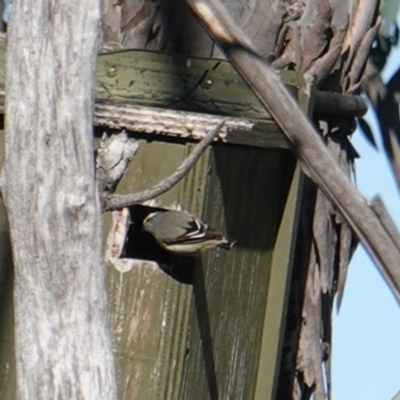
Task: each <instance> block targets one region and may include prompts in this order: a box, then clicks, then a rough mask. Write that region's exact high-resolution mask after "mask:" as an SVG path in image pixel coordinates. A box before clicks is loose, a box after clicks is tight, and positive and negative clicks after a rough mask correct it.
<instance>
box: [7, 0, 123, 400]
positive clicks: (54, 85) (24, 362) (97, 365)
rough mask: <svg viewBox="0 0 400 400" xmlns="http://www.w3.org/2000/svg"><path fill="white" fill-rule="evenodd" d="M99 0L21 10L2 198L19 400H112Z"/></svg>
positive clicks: (15, 25)
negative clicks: (100, 152) (97, 110)
mask: <svg viewBox="0 0 400 400" xmlns="http://www.w3.org/2000/svg"><path fill="white" fill-rule="evenodd" d="M99 18H100V4H99V1H98V0H89V1H85V2H81V1H79V0H72V1H65V0H64V1H62V0H60V1H58V2H56V3H54V2H50V1H46V0H40V1H39V2H38V1H32V0H27V1H24V2H20V1H18V2H15V3H14V10H13V15H12V18H11V21H10V25H9V28H10V29H9V31H8V47H7V94H6V98H7V104H6V158H5V163H4V170H3V175H2V190H3V197H4V201H5V204H6V207H7V212H8V218H9V223H10V231H11V239H12V248H13V258H14V264H15V292H14V304H15V341H16V363H17V376H18V379H17V392H18V398H19V399H20V400H32V399H43V400H49V399H93V400H98V399H115V398H116V387H115V380H114V379H115V378H114V365H113V357H112V351H111V340H110V335H109V330H108V322H107V313H106V312H107V309H106V295H105V287H104V266H103V262H102V258H101V257H102V255H101V223H100V221H101V219H100V213H101V210H100V206H99V199H98V194H97V190H96V184H95V176H94V157H93V134H92V130H93V128H92V125H93V122H92V111H93V92H92V87H93V83H94V71H95V62H96V53H97V37H98V25H99Z"/></svg>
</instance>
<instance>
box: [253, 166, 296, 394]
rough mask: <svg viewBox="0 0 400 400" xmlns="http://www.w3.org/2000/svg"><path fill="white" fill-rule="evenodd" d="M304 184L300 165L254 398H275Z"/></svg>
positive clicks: (285, 219) (277, 250)
mask: <svg viewBox="0 0 400 400" xmlns="http://www.w3.org/2000/svg"><path fill="white" fill-rule="evenodd" d="M302 186H303V174H302V173H301V168H300V165H299V164H297V166H296V169H295V172H294V174H293V178H292V181H291V184H290V189H289V193H288V195H287V196H286V204H285V209H284V212H283V215H282V218H281V220H280V225H279V230H278V234H277V237H276V242H275V245H274V251H273V255H272V261H271V273H270V283H271V284H270V285H269V286H268V295H267V301H266V304H267V308H266V312H265V316H264V322H263V333H262V339H261V348H260V352H259V364H258V372H257V381H256V390H255V395H254V400H267V399H271V400H273V399H275V391H276V384H277V381H278V379H277V378H278V373H279V366H280V358H281V354H282V341H283V333H284V332H285V329H284V328H285V317H286V310H287V301H288V299H287V297H288V288H289V285H290V277H291V274H292V267H293V255H294V245H295V243H296V238H297V229H296V227H297V225H298V216H299V207H300V201H299V200H300V198H301V192H302ZM283 201H285V200H284V199H283Z"/></svg>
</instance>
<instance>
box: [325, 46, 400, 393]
mask: <svg viewBox="0 0 400 400" xmlns="http://www.w3.org/2000/svg"><path fill="white" fill-rule="evenodd" d="M399 67H400V49H399V48H397V49H395V51H393V52H392V54H391V57H390V60H389V63H388V66H387V68H386V69H385V71H384V73H383V77H384V80H385V81H386V80H388V78H389V77H390V76H391V75H392V74H393V72H394V71H395V70H396V69H398V68H399ZM366 120H367V121H368V122H369V123H370V126H371V128H372V129H373V131H374V133H375V138H376V139H377V142H378V146H379V149H378V151H377V150H375V149H374V148H373V147H372V146H371V145H370V144H369V143H368V142H366V140H365V139H364V138H363V135H362V133H360V132H358V131H356V132H355V133H354V135H353V138H352V144H353V145H354V146H355V148H356V149H357V152H358V153H359V154H360V155H361V159H358V160H357V162H356V175H357V187H358V189H359V190H360V191H361V193H362V194H363V195H364V197H365V198H366V199H368V200H371V199H372V197H373V196H374V195H376V194H379V195H380V196H381V197H382V199H383V201H384V203H385V205H386V207H387V208H388V210H389V212H390V214H391V216H392V218H393V219H394V221H395V223H396V224H397V226H398V227H399V228H400V197H399V191H398V190H397V188H396V185H395V181H394V179H393V176H392V173H391V171H390V169H389V166H388V163H387V160H386V157H385V155H384V154H383V150H382V145H381V141H380V140H379V139H380V137H379V131H378V129H377V127H376V121H375V118H374V115H373V113H371V112H369V113H368V114H367V116H366ZM399 267H400V266H399ZM332 354H333V355H332V386H333V390H332V394H333V396H332V400H391V399H392V398H393V397H394V396H395V394H396V393H397V392H398V391H400V307H399V304H398V303H397V301H396V300H395V299H394V297H393V295H392V294H391V292H390V290H389V288H388V287H387V285H386V284H385V282H384V281H383V279H382V277H381V276H380V274H379V272H378V270H377V268H376V267H375V265H374V264H373V262H372V261H371V260H370V258H369V256H368V255H367V253H366V252H365V250H364V249H363V248H362V246H359V247H358V249H357V251H356V253H355V255H354V257H353V259H352V261H351V264H350V268H349V273H348V278H347V283H346V289H345V294H344V299H343V302H342V306H341V309H340V312H339V313H338V314H337V313H335V315H334V317H333V345H332Z"/></svg>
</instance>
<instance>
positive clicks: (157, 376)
mask: <svg viewBox="0 0 400 400" xmlns="http://www.w3.org/2000/svg"><path fill="white" fill-rule="evenodd" d="M139 142H140V148H139V152H138V154H137V156H136V157H135V158H134V160H133V161H132V164H131V165H130V168H129V170H128V172H127V173H126V174H125V175H124V177H123V178H122V180H121V182H120V185H119V188H118V189H119V190H118V192H119V193H127V192H131V191H134V190H141V189H144V188H148V187H149V186H151V185H152V184H154V183H156V182H158V181H159V180H160V179H161V178H164V177H165V176H166V175H168V174H170V173H171V172H172V171H173V170H174V169H175V168H176V166H177V165H179V163H180V162H181V160H182V159H183V158H185V157H186V156H187V155H188V153H189V152H190V150H191V148H192V147H193V145H184V144H182V143H165V142H156V141H153V142H151V143H149V142H147V141H146V140H140V141H139ZM207 169H208V152H206V153H205V154H204V155H203V156H202V158H201V159H200V160H199V163H198V164H196V166H195V168H194V169H193V170H192V171H191V172H190V173H189V175H188V176H187V177H186V178H185V179H184V180H183V181H182V182H181V183H180V184H179V185H177V186H176V187H174V188H173V189H172V190H171V191H169V192H167V193H166V194H165V195H163V196H161V199H160V202H159V203H158V205H159V206H170V205H174V204H175V205H176V204H177V203H179V204H180V205H181V206H182V207H184V208H185V209H187V210H190V211H191V212H193V213H196V214H200V213H201V210H202V199H203V194H202V193H203V192H204V185H205V177H206V176H207ZM109 226H110V215H109V214H108V215H107V216H106V223H105V231H106V232H107V231H108V228H109ZM131 239H132V240H133V241H135V240H136V239H135V238H131ZM126 251H127V252H128V253H129V251H130V250H129V249H127V250H126ZM126 256H132V254H126ZM173 268H175V267H173ZM107 286H108V293H109V304H110V318H111V328H112V334H113V338H114V339H113V340H114V351H115V355H116V365H117V376H118V387H119V398H120V399H121V400H136V399H148V400H175V399H176V398H177V392H178V391H179V387H180V382H181V371H182V368H183V362H184V353H185V346H186V330H187V321H188V317H189V307H190V299H191V293H192V288H191V286H190V285H188V284H184V283H181V282H179V281H178V280H177V279H174V278H173V277H171V275H169V274H167V273H166V272H165V271H164V270H163V269H162V268H160V266H159V265H157V264H155V263H154V262H150V261H138V262H137V263H136V265H135V266H134V267H133V268H132V269H131V270H129V271H125V272H123V271H119V270H118V269H116V268H115V267H114V266H113V265H111V264H110V265H109V266H108V273H107Z"/></svg>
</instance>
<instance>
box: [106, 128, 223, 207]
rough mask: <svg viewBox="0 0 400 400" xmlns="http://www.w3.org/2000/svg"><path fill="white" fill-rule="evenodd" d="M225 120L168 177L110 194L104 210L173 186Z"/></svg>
mask: <svg viewBox="0 0 400 400" xmlns="http://www.w3.org/2000/svg"><path fill="white" fill-rule="evenodd" d="M224 122H225V121H222V122H220V123H219V124H218V125H217V126H216V127H215V128H214V129H212V130H211V131H210V132H209V133H208V134H207V136H206V137H205V138H204V139H203V140H202V141H201V142H200V143H198V144H197V146H196V147H195V148H194V150H193V151H192V152H191V154H190V155H189V157H187V158H186V159H185V160H184V161H183V162H182V164H181V165H180V166H179V167H178V168H177V170H176V171H175V172H174V173H173V174H172V175H170V176H169V177H167V178H165V179H163V180H162V181H161V182H159V183H158V184H157V185H155V186H153V187H152V188H150V189H146V190H143V191H141V192H138V193H133V194H126V195H116V194H114V195H110V196H109V197H108V198H107V199H106V201H105V210H106V211H110V210H116V209H118V208H123V207H129V206H132V205H133V204H137V203H142V202H143V201H146V200H150V199H154V198H155V197H157V196H160V195H161V194H163V193H165V192H167V191H168V190H170V189H171V188H172V187H173V186H175V185H176V184H177V183H178V182H179V181H180V180H181V179H182V178H183V177H184V176H185V175H186V174H187V173H188V172H189V171H190V169H191V168H192V167H193V166H194V164H195V163H196V161H197V160H198V159H199V158H200V156H201V155H202V154H203V153H204V151H205V149H206V148H207V147H208V146H209V145H210V144H211V143H212V141H213V140H214V139H215V137H216V136H217V135H218V132H219V130H220V129H221V128H222V126H223V125H224Z"/></svg>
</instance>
